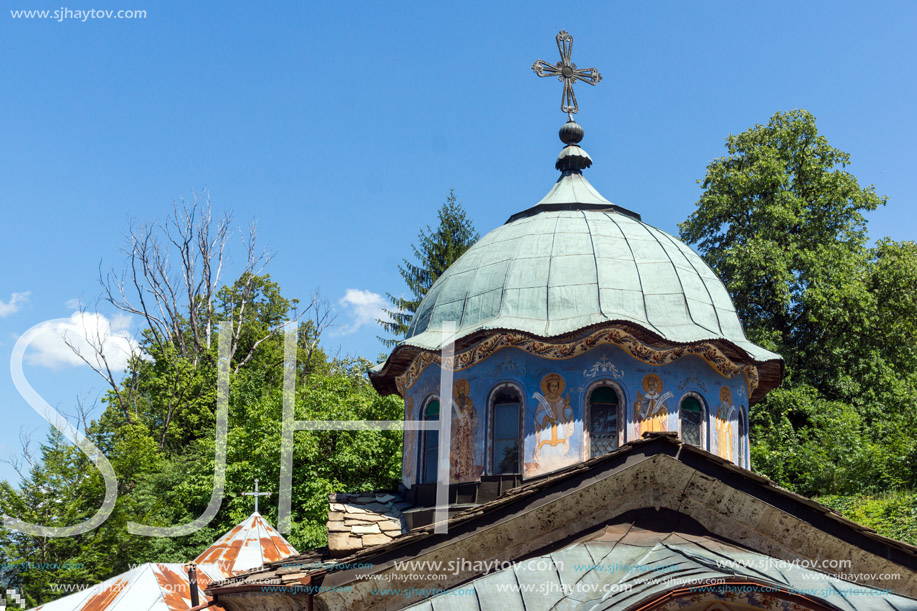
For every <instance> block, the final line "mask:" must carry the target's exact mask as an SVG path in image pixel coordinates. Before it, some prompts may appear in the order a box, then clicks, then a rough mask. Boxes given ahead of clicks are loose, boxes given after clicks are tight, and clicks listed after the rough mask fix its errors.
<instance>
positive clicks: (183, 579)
mask: <svg viewBox="0 0 917 611" xmlns="http://www.w3.org/2000/svg"><path fill="white" fill-rule="evenodd" d="M297 553H298V552H297V551H296V550H295V549H293V546H292V545H290V544H289V543H288V542H287V540H286V539H284V538H283V535H281V534H280V533H279V532H277V531H276V530H274V528H273V527H271V525H270V524H268V523H267V520H265V519H264V518H263V517H261V514H259V513H257V512H256V513H253V514H252V515H250V516H249V517H247V518H246V519H245V520H244V521H243V522H241V523H240V524H238V525H237V526H236V527H235V528H233V529H232V530H230V531H229V532H228V533H226V534H225V535H223V536H222V537H220V538H219V539H218V540H217V541H216V543H214V544H213V545H211V546H210V547H208V548H207V549H206V550H204V552H203V553H201V554H200V555H199V556H198V557H197V558H195V559H194V564H196V565H197V571H198V578H197V580H198V591H199V592H200V603H207V602H210V598H209V597H207V596H205V595H204V589H205V588H207V587H208V586H209V585H210V584H211V582H219V581H222V580H224V579H227V578H229V577H232V576H233V575H237V574H239V573H241V572H244V571H247V570H249V569H253V568H257V567H260V566H262V565H263V564H265V563H267V562H275V561H278V560H283V559H285V558H288V557H289V556H293V555H295V554H297ZM190 608H191V588H190V585H189V580H188V565H185V564H180V563H167V564H142V565H140V566H138V567H135V568H133V569H131V570H130V571H128V572H126V573H122V574H120V575H117V576H115V577H112V578H111V579H109V580H107V581H104V582H102V583H100V584H98V585H95V586H92V587H91V588H86V589H85V590H83V591H81V592H77V593H74V594H71V595H69V596H65V597H63V598H59V599H57V600H55V601H53V602H50V603H47V604H45V605H41V606H39V607H35V609H33V610H32V611H39V610H41V611H147V610H149V611H187V610H188V609H190ZM213 609H215V610H217V611H218V610H219V609H220V607H213Z"/></svg>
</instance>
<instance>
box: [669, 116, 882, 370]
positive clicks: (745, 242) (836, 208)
mask: <svg viewBox="0 0 917 611" xmlns="http://www.w3.org/2000/svg"><path fill="white" fill-rule="evenodd" d="M726 149H727V152H728V155H727V156H725V157H720V158H718V159H716V160H714V161H713V162H712V163H710V164H709V165H708V166H707V175H706V177H705V178H704V179H703V181H698V183H701V184H702V186H703V189H704V192H703V194H702V195H701V197H700V200H699V201H698V202H697V209H696V210H695V211H694V212H693V213H692V214H691V216H689V217H688V219H687V220H686V221H685V222H684V223H681V224H680V225H679V228H680V233H681V238H682V239H683V240H685V241H686V242H688V243H692V244H695V245H696V247H697V249H698V251H699V252H700V254H701V255H702V256H703V257H704V259H705V260H706V261H707V263H709V264H710V266H711V267H712V268H713V270H714V271H715V272H716V273H717V274H718V275H719V277H720V278H721V279H722V280H723V281H724V282H725V284H726V287H727V288H728V289H729V292H730V293H731V295H732V297H733V301H734V302H735V306H736V310H737V312H738V313H739V316H740V318H741V319H742V321H743V322H744V324H745V329H746V332H747V333H748V335H749V339H751V340H752V341H756V342H758V343H761V344H763V345H764V346H766V347H769V348H772V349H776V350H777V351H778V352H781V353H784V357H785V358H786V359H787V362H788V363H789V364H790V365H791V366H795V365H797V364H798V363H797V362H796V358H795V357H796V356H797V355H800V356H802V355H803V354H804V349H805V348H806V347H809V346H811V345H813V344H814V343H815V342H818V341H819V340H820V339H821V338H820V334H822V333H824V332H826V331H827V329H826V328H825V325H824V324H820V322H821V321H820V318H819V317H821V316H826V315H827V316H837V314H836V313H832V314H826V313H825V312H823V310H824V308H826V307H833V306H834V305H835V304H837V305H838V306H839V307H843V306H845V305H846V304H847V302H849V301H855V300H856V299H858V298H859V297H860V295H859V294H858V291H860V290H861V289H862V287H861V286H859V285H857V286H852V285H851V282H850V281H851V280H856V275H857V274H858V273H859V271H860V270H862V269H863V264H864V261H865V259H866V256H867V252H866V240H867V236H866V220H865V218H864V217H863V212H866V211H869V210H874V209H876V208H877V207H878V206H880V205H882V204H884V203H885V198H884V197H880V196H878V195H876V192H875V188H874V187H867V188H861V187H860V185H859V183H858V182H857V179H856V177H854V176H853V175H852V174H850V173H849V172H846V171H845V170H844V168H845V167H846V166H847V164H848V163H849V162H850V156H849V155H848V154H847V153H844V152H843V151H839V150H837V149H835V148H833V147H831V146H830V145H829V144H828V141H827V139H826V138H825V137H824V136H822V135H819V133H818V130H817V129H816V126H815V118H814V117H813V116H812V115H811V114H809V113H808V112H806V111H804V110H793V111H790V112H778V113H777V114H775V115H774V116H773V117H771V119H770V121H769V122H768V124H767V125H756V126H754V127H752V128H751V129H749V130H747V131H745V132H743V133H742V134H739V135H738V136H734V135H731V136H729V137H728V138H727V139H726Z"/></svg>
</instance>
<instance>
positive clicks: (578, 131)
mask: <svg viewBox="0 0 917 611" xmlns="http://www.w3.org/2000/svg"><path fill="white" fill-rule="evenodd" d="M584 135H585V132H584V131H583V126H582V125H580V124H579V123H577V122H576V121H574V120H573V118H572V117H571V118H570V120H569V121H567V122H566V123H564V124H563V126H562V127H561V128H560V132H558V136H560V141H561V142H563V143H564V144H566V145H568V146H569V145H571V144H579V143H580V142H582V141H583V136H584Z"/></svg>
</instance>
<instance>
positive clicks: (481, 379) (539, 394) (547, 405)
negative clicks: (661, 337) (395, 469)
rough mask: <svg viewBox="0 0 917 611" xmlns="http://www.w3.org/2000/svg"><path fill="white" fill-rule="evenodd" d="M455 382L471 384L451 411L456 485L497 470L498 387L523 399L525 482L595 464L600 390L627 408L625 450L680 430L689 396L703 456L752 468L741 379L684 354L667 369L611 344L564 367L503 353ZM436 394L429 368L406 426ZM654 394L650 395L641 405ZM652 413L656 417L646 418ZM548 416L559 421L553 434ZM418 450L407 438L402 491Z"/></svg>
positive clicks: (410, 396)
mask: <svg viewBox="0 0 917 611" xmlns="http://www.w3.org/2000/svg"><path fill="white" fill-rule="evenodd" d="M552 374H553V375H552ZM558 376H559V377H558ZM657 376H658V377H657ZM453 378H454V382H455V383H458V384H459V385H461V386H463V387H464V384H462V383H461V382H459V381H460V380H467V382H468V384H467V399H463V400H462V401H461V405H458V403H457V402H454V403H453V419H452V429H453V430H452V440H453V441H452V454H451V457H452V481H453V482H462V481H474V480H476V479H479V478H480V476H481V474H482V473H491V472H492V470H493V467H492V465H491V464H490V463H491V462H492V461H491V458H490V456H489V453H490V436H491V435H490V427H491V422H490V420H491V414H490V411H489V409H488V407H489V406H488V402H489V401H490V397H491V394H492V392H493V391H494V389H495V388H497V387H499V386H500V385H502V384H511V385H512V386H514V387H516V388H518V389H519V390H520V394H521V395H522V399H523V418H522V421H523V422H522V429H523V430H522V433H521V434H522V436H523V438H524V441H523V461H522V462H523V467H522V472H523V475H524V477H532V476H535V475H540V474H542V473H548V472H551V471H554V470H556V469H559V468H562V467H564V466H567V465H570V464H574V463H577V462H581V461H583V460H586V459H588V458H589V435H588V428H589V427H588V423H587V416H588V408H587V406H586V399H587V396H588V395H589V393H590V392H591V391H592V390H593V389H594V388H595V387H596V386H598V385H610V386H612V387H613V388H615V390H616V391H617V393H618V395H619V397H620V400H621V402H622V403H623V405H621V407H620V411H619V413H620V414H621V416H619V420H618V431H619V432H618V441H619V443H625V442H627V441H632V440H634V439H638V438H639V437H640V435H641V432H642V431H646V430H667V431H679V414H678V408H679V405H680V403H681V401H682V399H683V398H684V397H686V396H688V395H693V396H695V397H697V398H699V399H701V402H702V403H703V404H704V407H705V415H706V417H705V424H704V427H703V428H704V431H703V435H704V440H703V443H702V446H703V447H704V449H706V450H709V451H710V452H713V453H714V454H719V455H720V456H723V457H724V458H728V459H730V460H732V461H733V462H735V463H736V464H740V465H742V466H745V467H747V465H748V443H747V427H745V428H746V439H744V440H740V439H739V436H740V435H739V432H740V424H739V419H740V418H747V410H748V394H749V393H748V386H747V382H746V380H745V377H744V376H743V375H738V376H735V377H733V378H726V377H724V376H723V375H721V374H720V373H719V372H717V371H716V370H715V369H713V368H712V367H711V366H710V365H708V364H707V362H706V361H704V360H703V359H702V358H700V357H697V356H686V357H683V358H681V359H679V360H677V361H675V362H673V363H669V364H667V365H649V364H646V363H644V362H642V361H639V360H637V359H635V358H633V357H631V356H630V355H629V354H627V353H626V352H625V351H623V350H622V349H620V348H618V347H617V346H614V345H604V346H599V347H596V348H594V349H593V350H591V351H589V352H587V353H585V354H582V355H579V356H577V357H573V358H569V359H562V360H550V359H544V358H541V357H536V356H532V355H530V354H529V353H527V352H525V351H523V350H520V349H516V348H504V349H502V350H499V351H498V352H496V353H494V354H493V355H491V356H490V357H488V358H487V359H485V360H483V361H481V362H479V363H477V364H475V365H474V366H472V367H469V368H468V369H465V370H462V371H457V372H454V374H453ZM552 382H553V384H552ZM660 383H661V389H660V388H659V386H660ZM439 386H440V368H439V366H438V365H430V366H428V367H427V368H426V369H425V370H424V371H423V372H422V373H421V375H420V376H419V378H418V379H417V381H416V382H415V383H414V385H413V386H412V387H411V388H409V389H407V391H406V394H405V418H406V419H410V420H420V419H421V418H422V410H423V409H424V406H425V405H427V402H428V401H430V400H431V399H438V398H439V397H438V393H439ZM653 386H655V388H653ZM552 391H553V392H552ZM558 391H559V392H558ZM653 391H654V392H653ZM648 393H649V397H648V398H647V399H645V400H643V401H641V399H643V398H644V397H646V396H647V394H648ZM651 414H655V416H654V417H652V418H646V416H648V415H651ZM546 415H548V416H550V417H554V416H559V422H558V423H557V424H556V425H555V426H554V427H553V430H552V427H551V425H550V424H549V422H550V421H549V420H545V416H546ZM641 415H643V416H644V418H643V419H642V420H641ZM651 421H652V422H651ZM545 425H546V426H545ZM420 443H421V434H420V433H419V432H415V431H406V432H405V443H404V465H403V482H404V485H405V486H412V485H414V484H415V483H417V478H418V464H417V463H418V460H419V454H420V453H419V445H420Z"/></svg>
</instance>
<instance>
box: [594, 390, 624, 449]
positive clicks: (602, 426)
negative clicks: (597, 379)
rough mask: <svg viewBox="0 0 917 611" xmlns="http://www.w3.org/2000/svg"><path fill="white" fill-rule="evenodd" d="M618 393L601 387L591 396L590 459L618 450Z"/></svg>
mask: <svg viewBox="0 0 917 611" xmlns="http://www.w3.org/2000/svg"><path fill="white" fill-rule="evenodd" d="M618 404H619V401H618V393H616V392H615V390H614V389H613V388H611V387H610V386H600V387H598V388H596V389H595V390H593V391H592V394H591V395H589V457H590V458H594V457H596V456H601V455H603V454H608V453H609V452H611V451H613V450H617V449H618Z"/></svg>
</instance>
